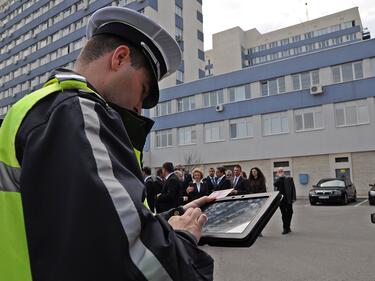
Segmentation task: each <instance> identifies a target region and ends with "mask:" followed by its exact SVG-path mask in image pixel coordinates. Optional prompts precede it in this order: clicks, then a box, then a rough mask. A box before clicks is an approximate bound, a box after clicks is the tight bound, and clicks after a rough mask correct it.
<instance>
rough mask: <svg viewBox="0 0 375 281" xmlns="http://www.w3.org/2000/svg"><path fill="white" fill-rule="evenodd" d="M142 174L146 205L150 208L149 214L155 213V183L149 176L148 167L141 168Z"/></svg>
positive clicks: (149, 170)
mask: <svg viewBox="0 0 375 281" xmlns="http://www.w3.org/2000/svg"><path fill="white" fill-rule="evenodd" d="M142 173H143V178H144V183H145V186H146V198H147V204H148V206H149V207H150V210H151V212H155V200H156V195H157V193H156V192H155V182H154V179H153V178H152V176H151V169H150V168H149V167H143V169H142Z"/></svg>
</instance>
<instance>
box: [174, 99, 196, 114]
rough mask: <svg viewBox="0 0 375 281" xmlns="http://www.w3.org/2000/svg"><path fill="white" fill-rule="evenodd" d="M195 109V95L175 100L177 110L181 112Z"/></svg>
mask: <svg viewBox="0 0 375 281" xmlns="http://www.w3.org/2000/svg"><path fill="white" fill-rule="evenodd" d="M193 109H195V96H191V97H186V98H181V99H178V100H177V111H178V112H183V111H188V110H193Z"/></svg>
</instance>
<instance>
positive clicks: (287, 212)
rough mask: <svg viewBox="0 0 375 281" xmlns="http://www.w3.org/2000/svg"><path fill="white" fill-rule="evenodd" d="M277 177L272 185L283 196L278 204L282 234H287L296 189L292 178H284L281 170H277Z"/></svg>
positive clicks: (289, 230)
mask: <svg viewBox="0 0 375 281" xmlns="http://www.w3.org/2000/svg"><path fill="white" fill-rule="evenodd" d="M277 176H278V178H277V180H276V181H275V183H274V184H273V185H274V186H275V190H276V191H279V192H280V193H281V194H282V195H283V199H282V200H281V203H280V211H281V215H282V219H283V229H284V230H283V232H282V234H288V233H290V232H292V230H291V229H290V223H291V221H292V216H293V203H294V202H295V201H296V187H295V185H294V181H293V178H292V177H286V176H285V173H284V169H283V168H279V169H278V170H277Z"/></svg>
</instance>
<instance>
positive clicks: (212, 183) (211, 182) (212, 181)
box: [203, 168, 216, 194]
mask: <svg viewBox="0 0 375 281" xmlns="http://www.w3.org/2000/svg"><path fill="white" fill-rule="evenodd" d="M203 181H204V182H205V183H206V184H207V188H208V192H209V194H210V193H211V192H212V191H213V190H214V189H215V187H216V177H215V169H214V168H210V169H209V170H208V176H207V177H206V178H204V179H203Z"/></svg>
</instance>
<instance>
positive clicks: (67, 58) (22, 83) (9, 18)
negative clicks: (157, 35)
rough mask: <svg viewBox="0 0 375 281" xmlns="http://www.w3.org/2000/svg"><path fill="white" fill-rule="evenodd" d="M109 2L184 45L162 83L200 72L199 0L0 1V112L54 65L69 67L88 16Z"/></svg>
mask: <svg viewBox="0 0 375 281" xmlns="http://www.w3.org/2000/svg"><path fill="white" fill-rule="evenodd" d="M108 5H116V6H126V7H129V8H131V9H134V10H136V11H138V12H140V13H144V14H145V15H147V16H149V17H150V18H152V19H154V20H155V21H157V22H159V24H161V25H162V26H164V27H165V28H166V29H167V30H168V31H169V32H170V33H171V34H174V35H175V36H176V39H177V40H178V41H179V43H180V46H181V49H182V50H183V63H182V64H181V65H180V67H179V70H178V71H177V72H176V73H175V74H173V75H171V76H170V77H168V78H167V79H165V81H162V83H161V85H160V87H161V88H163V87H170V86H173V85H176V84H179V83H182V82H185V81H193V80H197V79H199V78H201V77H203V76H204V52H203V32H202V30H203V27H202V22H203V16H202V2H201V1H198V0H194V1H183V0H163V1H160V0H159V1H158V0H137V1H134V0H133V1H129V0H121V1H110V0H72V1H63V0H27V1H25V0H22V1H18V0H17V1H16V0H11V1H1V2H0V116H1V115H4V114H5V113H6V112H7V111H8V109H9V108H10V106H11V105H12V104H13V103H14V102H16V101H17V100H18V99H20V98H21V97H23V96H24V95H25V94H27V93H30V92H31V91H33V90H35V89H37V88H38V87H40V86H41V85H42V84H43V83H44V82H45V81H46V79H47V77H48V75H49V73H50V72H51V71H52V70H53V69H56V68H58V67H68V68H72V67H73V64H74V61H75V59H76V58H77V56H78V54H79V52H80V50H81V48H82V46H83V45H84V43H85V26H86V22H87V19H88V18H89V17H90V15H91V14H92V13H93V12H95V11H96V10H97V9H99V8H102V7H104V6H108ZM184 18H188V19H189V20H185V21H184Z"/></svg>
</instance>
